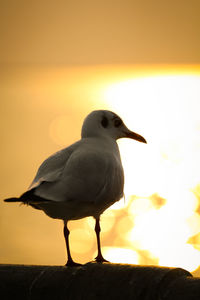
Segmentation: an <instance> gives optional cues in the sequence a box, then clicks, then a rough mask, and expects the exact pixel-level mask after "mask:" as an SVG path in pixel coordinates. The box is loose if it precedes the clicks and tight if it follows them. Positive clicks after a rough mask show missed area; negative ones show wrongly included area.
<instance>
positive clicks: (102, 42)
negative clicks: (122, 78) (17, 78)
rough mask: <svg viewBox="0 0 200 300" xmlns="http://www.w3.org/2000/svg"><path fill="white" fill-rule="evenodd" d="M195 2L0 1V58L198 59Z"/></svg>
mask: <svg viewBox="0 0 200 300" xmlns="http://www.w3.org/2000/svg"><path fill="white" fill-rule="evenodd" d="M199 11H200V2H199V0H191V1H182V0H168V1H159V0H151V1H148V0H142V1H136V0H124V1H121V0H117V1H116V0H109V1H107V0H103V1H93V0H85V1H80V0H79V1H73V0H68V1H64V0H58V1H47V0H43V1H39V0H36V1H26V0H19V1H15V0H11V1H1V4H0V36H1V44H0V53H1V55H0V62H2V63H33V64H36V63H45V64H119V63H120V64H124V63H126V64H127V63H137V64H146V63H153V64H155V63H167V64H169V63H183V64H186V63H192V64H194V63H200V39H199V36H200V18H199Z"/></svg>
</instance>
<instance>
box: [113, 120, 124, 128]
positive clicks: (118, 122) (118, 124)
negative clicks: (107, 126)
mask: <svg viewBox="0 0 200 300" xmlns="http://www.w3.org/2000/svg"><path fill="white" fill-rule="evenodd" d="M120 125H122V120H120V119H115V121H114V126H115V127H119V126H120Z"/></svg>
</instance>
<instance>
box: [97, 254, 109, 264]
mask: <svg viewBox="0 0 200 300" xmlns="http://www.w3.org/2000/svg"><path fill="white" fill-rule="evenodd" d="M95 260H96V262H97V263H104V262H109V261H108V260H106V259H105V258H104V257H103V256H102V255H98V256H97V257H95Z"/></svg>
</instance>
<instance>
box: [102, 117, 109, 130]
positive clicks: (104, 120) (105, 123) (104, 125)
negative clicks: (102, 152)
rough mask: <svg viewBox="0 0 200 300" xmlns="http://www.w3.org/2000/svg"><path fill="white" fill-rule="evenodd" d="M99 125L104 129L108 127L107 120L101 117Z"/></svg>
mask: <svg viewBox="0 0 200 300" xmlns="http://www.w3.org/2000/svg"><path fill="white" fill-rule="evenodd" d="M101 125H102V126H103V127H104V128H106V127H108V119H107V118H106V117H103V118H102V120H101Z"/></svg>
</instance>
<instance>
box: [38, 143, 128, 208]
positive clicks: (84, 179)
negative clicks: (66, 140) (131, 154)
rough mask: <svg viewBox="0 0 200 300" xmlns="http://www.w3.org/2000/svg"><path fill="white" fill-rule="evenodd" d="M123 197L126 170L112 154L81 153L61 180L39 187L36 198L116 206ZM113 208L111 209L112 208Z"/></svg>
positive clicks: (65, 170) (75, 156)
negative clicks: (109, 203) (124, 171)
mask: <svg viewBox="0 0 200 300" xmlns="http://www.w3.org/2000/svg"><path fill="white" fill-rule="evenodd" d="M121 194H123V170H122V168H121V165H120V163H119V164H118V161H117V160H116V158H115V157H114V156H113V155H112V154H110V153H109V154H108V153H107V154H105V153H104V154H102V153H101V152H98V151H97V152H94V151H88V149H85V151H84V149H83V148H82V149H81V151H80V150H79V149H77V151H76V150H75V151H74V152H73V153H72V155H71V156H70V157H69V159H68V161H67V163H66V164H65V168H64V169H63V170H62V175H61V176H60V178H59V180H58V181H56V182H52V183H46V184H44V185H41V186H39V188H37V190H36V195H38V196H40V197H44V198H48V199H52V200H54V201H72V200H73V201H80V200H81V201H83V202H96V203H97V202H104V201H105V202H106V201H108V200H110V201H111V202H115V201H117V200H119V198H120V197H121ZM108 206H109V205H108Z"/></svg>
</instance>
